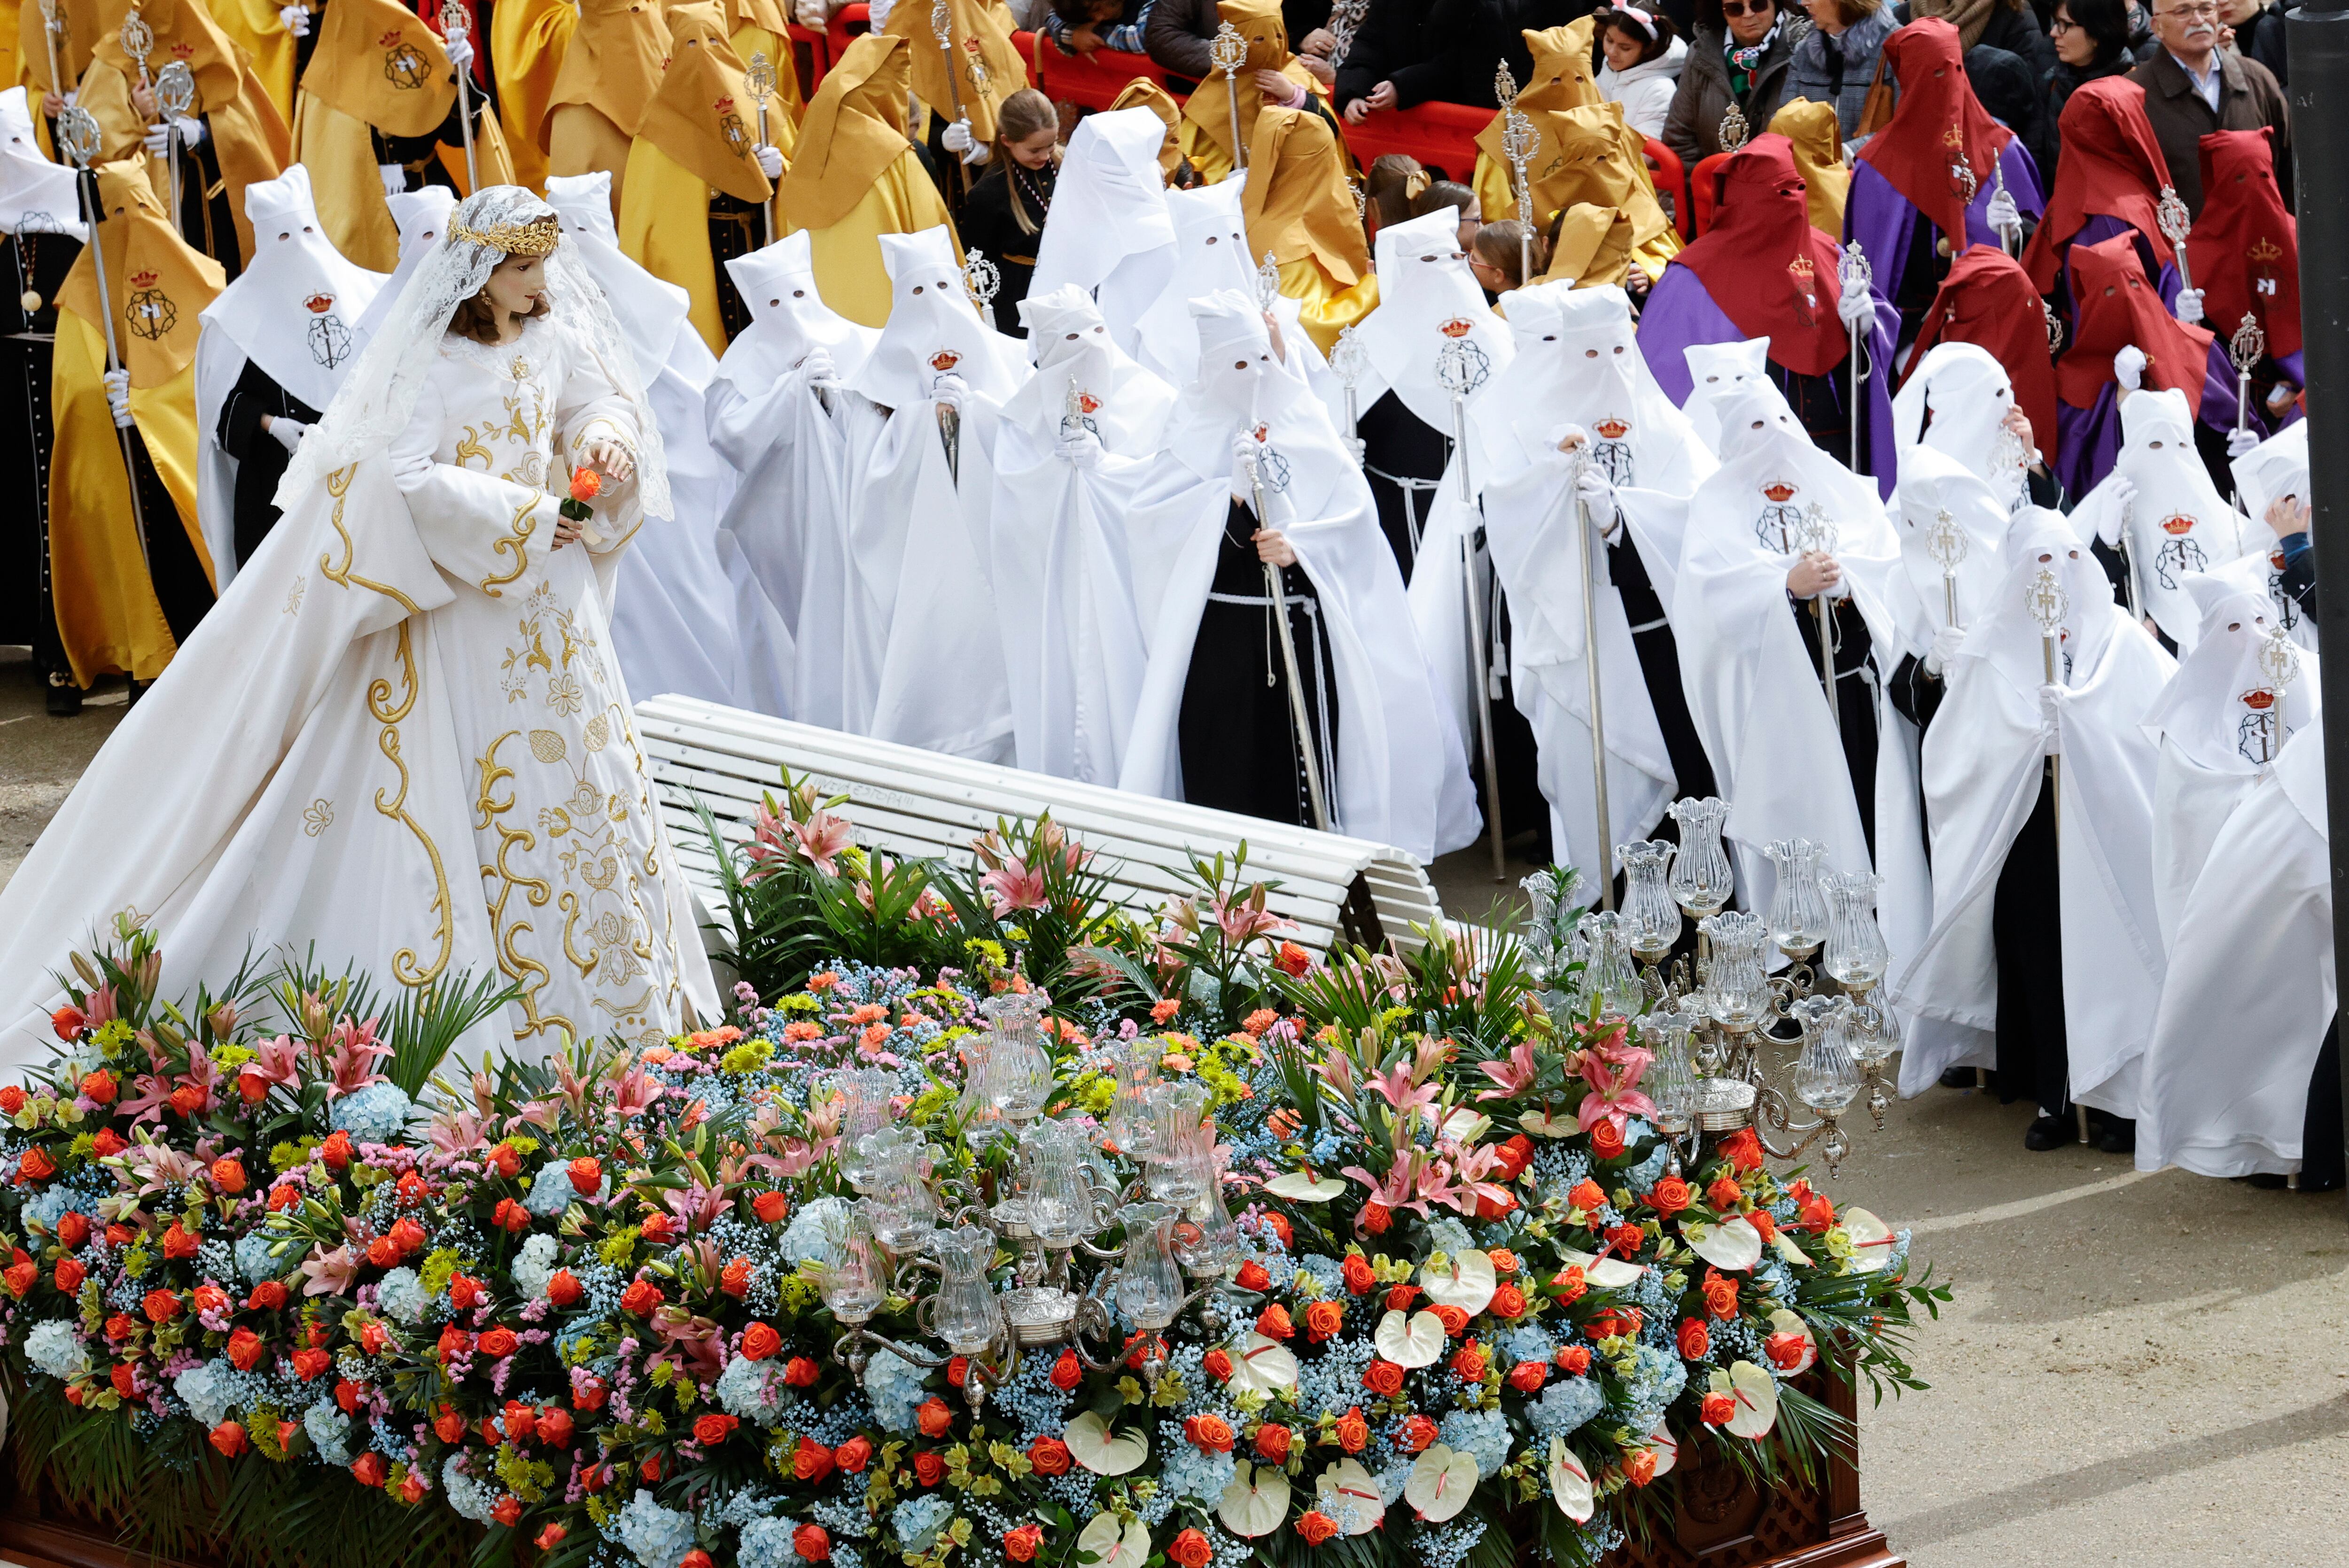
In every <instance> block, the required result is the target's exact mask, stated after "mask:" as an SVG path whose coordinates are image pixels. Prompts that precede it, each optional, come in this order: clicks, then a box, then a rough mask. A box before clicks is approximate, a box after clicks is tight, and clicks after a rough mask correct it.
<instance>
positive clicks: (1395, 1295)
mask: <svg viewBox="0 0 2349 1568" xmlns="http://www.w3.org/2000/svg"><path fill="white" fill-rule="evenodd" d="M1418 1295H1419V1286H1417V1285H1415V1284H1399V1285H1396V1286H1395V1287H1394V1288H1393V1289H1392V1290H1390V1291H1388V1292H1387V1310H1388V1311H1389V1312H1409V1311H1410V1310H1411V1304H1412V1302H1413V1300H1414V1299H1415V1298H1416V1297H1417V1296H1418Z"/></svg>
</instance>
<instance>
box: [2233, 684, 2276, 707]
mask: <svg viewBox="0 0 2349 1568" xmlns="http://www.w3.org/2000/svg"><path fill="white" fill-rule="evenodd" d="M2275 699H2276V694H2275V693H2273V692H2272V691H2270V690H2269V689H2268V688H2267V687H2265V686H2254V687H2252V688H2251V690H2250V691H2247V692H2245V693H2244V694H2243V695H2242V697H2241V698H2240V701H2241V702H2242V705H2243V706H2244V707H2248V708H2250V709H2251V711H2252V712H2253V713H2265V712H2267V710H2268V709H2270V708H2271V707H2274V706H2275Z"/></svg>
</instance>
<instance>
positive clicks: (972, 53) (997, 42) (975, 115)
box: [825, 0, 1028, 298]
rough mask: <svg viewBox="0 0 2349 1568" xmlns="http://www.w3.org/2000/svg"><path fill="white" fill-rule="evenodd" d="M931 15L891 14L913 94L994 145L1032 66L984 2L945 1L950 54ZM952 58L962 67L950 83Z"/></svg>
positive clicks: (911, 3)
mask: <svg viewBox="0 0 2349 1568" xmlns="http://www.w3.org/2000/svg"><path fill="white" fill-rule="evenodd" d="M931 11H932V6H931V5H928V4H926V3H925V0H905V4H904V5H899V6H896V7H895V8H894V9H892V10H891V11H890V13H889V23H888V26H887V27H886V28H885V31H886V32H887V34H888V35H889V36H891V37H893V38H903V39H904V40H905V62H906V67H907V69H908V70H909V71H910V72H911V75H912V88H913V94H914V96H915V97H916V98H919V99H921V100H922V102H923V103H924V104H925V105H926V106H927V107H928V108H929V111H930V112H931V113H932V114H935V115H937V116H939V117H940V118H941V119H948V120H951V119H954V118H955V115H956V112H957V105H958V106H959V108H960V112H961V113H962V114H963V115H964V116H965V117H966V118H968V119H969V121H970V134H971V136H972V137H973V139H976V140H978V141H981V142H991V141H993V140H994V139H995V129H996V127H995V108H996V106H997V105H998V104H999V103H1001V102H1002V101H1003V100H1004V99H1005V98H1009V97H1010V96H1011V95H1012V94H1013V93H1016V92H1018V91H1019V89H1020V88H1024V87H1026V86H1027V85H1028V63H1027V62H1026V61H1025V60H1023V59H1021V58H1020V57H1019V49H1018V47H1017V46H1014V45H1013V44H1012V42H1011V21H1010V17H1009V14H1008V13H1006V12H1005V11H1004V9H1003V8H1002V7H1001V6H1000V5H988V4H984V3H983V0H947V18H948V20H947V34H948V36H949V38H950V39H951V41H952V43H953V47H952V48H951V49H946V48H941V47H940V46H939V45H938V36H937V33H936V30H935V29H934V28H933V27H932V26H930V15H931ZM949 54H951V55H952V56H953V57H955V59H956V60H957V62H958V67H957V69H956V70H955V72H954V74H953V76H952V77H951V78H949V77H948V76H947V56H948V55H949ZM975 177H976V176H975V175H974V178H975ZM825 297H826V298H829V297H830V296H829V295H827V296H825Z"/></svg>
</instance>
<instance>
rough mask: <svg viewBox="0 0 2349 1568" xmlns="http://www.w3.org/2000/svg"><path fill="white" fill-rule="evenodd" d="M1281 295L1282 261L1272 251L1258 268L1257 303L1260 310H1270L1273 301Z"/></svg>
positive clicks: (1266, 254)
mask: <svg viewBox="0 0 2349 1568" xmlns="http://www.w3.org/2000/svg"><path fill="white" fill-rule="evenodd" d="M1279 297H1280V263H1279V262H1278V260H1276V259H1275V258H1274V256H1273V253H1271V252H1270V251H1267V252H1266V253H1264V260H1263V261H1262V262H1260V263H1257V269H1256V304H1257V309H1258V310H1270V309H1271V308H1272V302H1273V301H1275V300H1277V299H1278V298H1279Z"/></svg>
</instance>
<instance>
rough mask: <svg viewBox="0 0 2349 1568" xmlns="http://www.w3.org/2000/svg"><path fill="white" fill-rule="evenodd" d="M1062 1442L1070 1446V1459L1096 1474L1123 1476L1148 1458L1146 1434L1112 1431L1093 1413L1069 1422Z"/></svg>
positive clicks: (1090, 1412)
mask: <svg viewBox="0 0 2349 1568" xmlns="http://www.w3.org/2000/svg"><path fill="white" fill-rule="evenodd" d="M1061 1441H1062V1442H1064V1443H1066V1444H1068V1445H1069V1457H1070V1458H1071V1459H1073V1460H1076V1461H1077V1462H1078V1463H1079V1464H1081V1465H1082V1466H1084V1467H1085V1469H1087V1470H1091V1471H1092V1472H1093V1474H1095V1475H1123V1474H1125V1473H1126V1472H1127V1471H1129V1470H1133V1469H1135V1468H1137V1467H1138V1466H1140V1465H1141V1463H1142V1461H1143V1460H1146V1459H1148V1458H1149V1457H1150V1438H1149V1435H1148V1434H1147V1433H1145V1432H1143V1431H1142V1430H1140V1429H1137V1428H1131V1427H1130V1428H1127V1429H1125V1430H1123V1431H1119V1432H1112V1431H1111V1430H1110V1428H1109V1423H1108V1422H1107V1421H1104V1420H1102V1418H1101V1417H1100V1415H1099V1414H1098V1413H1096V1412H1094V1411H1092V1410H1087V1411H1086V1412H1085V1413H1084V1414H1083V1415H1081V1416H1079V1417H1078V1418H1076V1419H1075V1420H1073V1421H1071V1422H1070V1423H1069V1426H1068V1429H1067V1430H1066V1431H1064V1432H1062V1433H1061Z"/></svg>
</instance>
